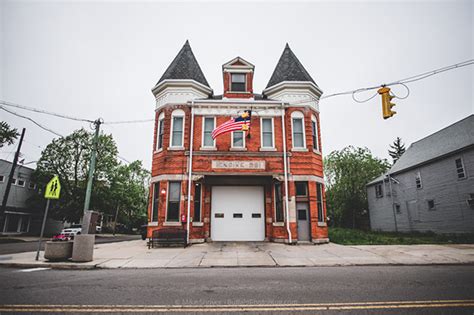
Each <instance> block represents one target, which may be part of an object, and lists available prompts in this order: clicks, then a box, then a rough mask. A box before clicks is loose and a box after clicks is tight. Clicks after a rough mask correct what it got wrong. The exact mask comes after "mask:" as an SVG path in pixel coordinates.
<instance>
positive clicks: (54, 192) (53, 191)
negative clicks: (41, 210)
mask: <svg viewBox="0 0 474 315" xmlns="http://www.w3.org/2000/svg"><path fill="white" fill-rule="evenodd" d="M60 191H61V184H60V183H59V177H58V176H54V177H53V179H51V180H50V181H49V183H48V185H46V191H45V192H44V197H45V198H46V199H59V192H60Z"/></svg>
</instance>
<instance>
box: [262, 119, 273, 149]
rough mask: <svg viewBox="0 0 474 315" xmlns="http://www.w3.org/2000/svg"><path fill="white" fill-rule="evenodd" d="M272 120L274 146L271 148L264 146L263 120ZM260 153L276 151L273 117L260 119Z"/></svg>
mask: <svg viewBox="0 0 474 315" xmlns="http://www.w3.org/2000/svg"><path fill="white" fill-rule="evenodd" d="M264 119H270V121H271V123H272V145H271V146H269V147H264V146H263V120H264ZM260 151H276V148H275V122H274V119H273V117H260Z"/></svg>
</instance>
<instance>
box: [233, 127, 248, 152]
mask: <svg viewBox="0 0 474 315" xmlns="http://www.w3.org/2000/svg"><path fill="white" fill-rule="evenodd" d="M232 147H233V148H244V147H245V137H244V132H243V131H234V132H232Z"/></svg>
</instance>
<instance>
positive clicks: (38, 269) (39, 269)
mask: <svg viewBox="0 0 474 315" xmlns="http://www.w3.org/2000/svg"><path fill="white" fill-rule="evenodd" d="M49 269H51V268H29V269H22V270H18V271H17V272H33V271H43V270H49Z"/></svg>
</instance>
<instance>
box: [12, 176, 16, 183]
mask: <svg viewBox="0 0 474 315" xmlns="http://www.w3.org/2000/svg"><path fill="white" fill-rule="evenodd" d="M12 185H16V178H15V177H13V178H12Z"/></svg>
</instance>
